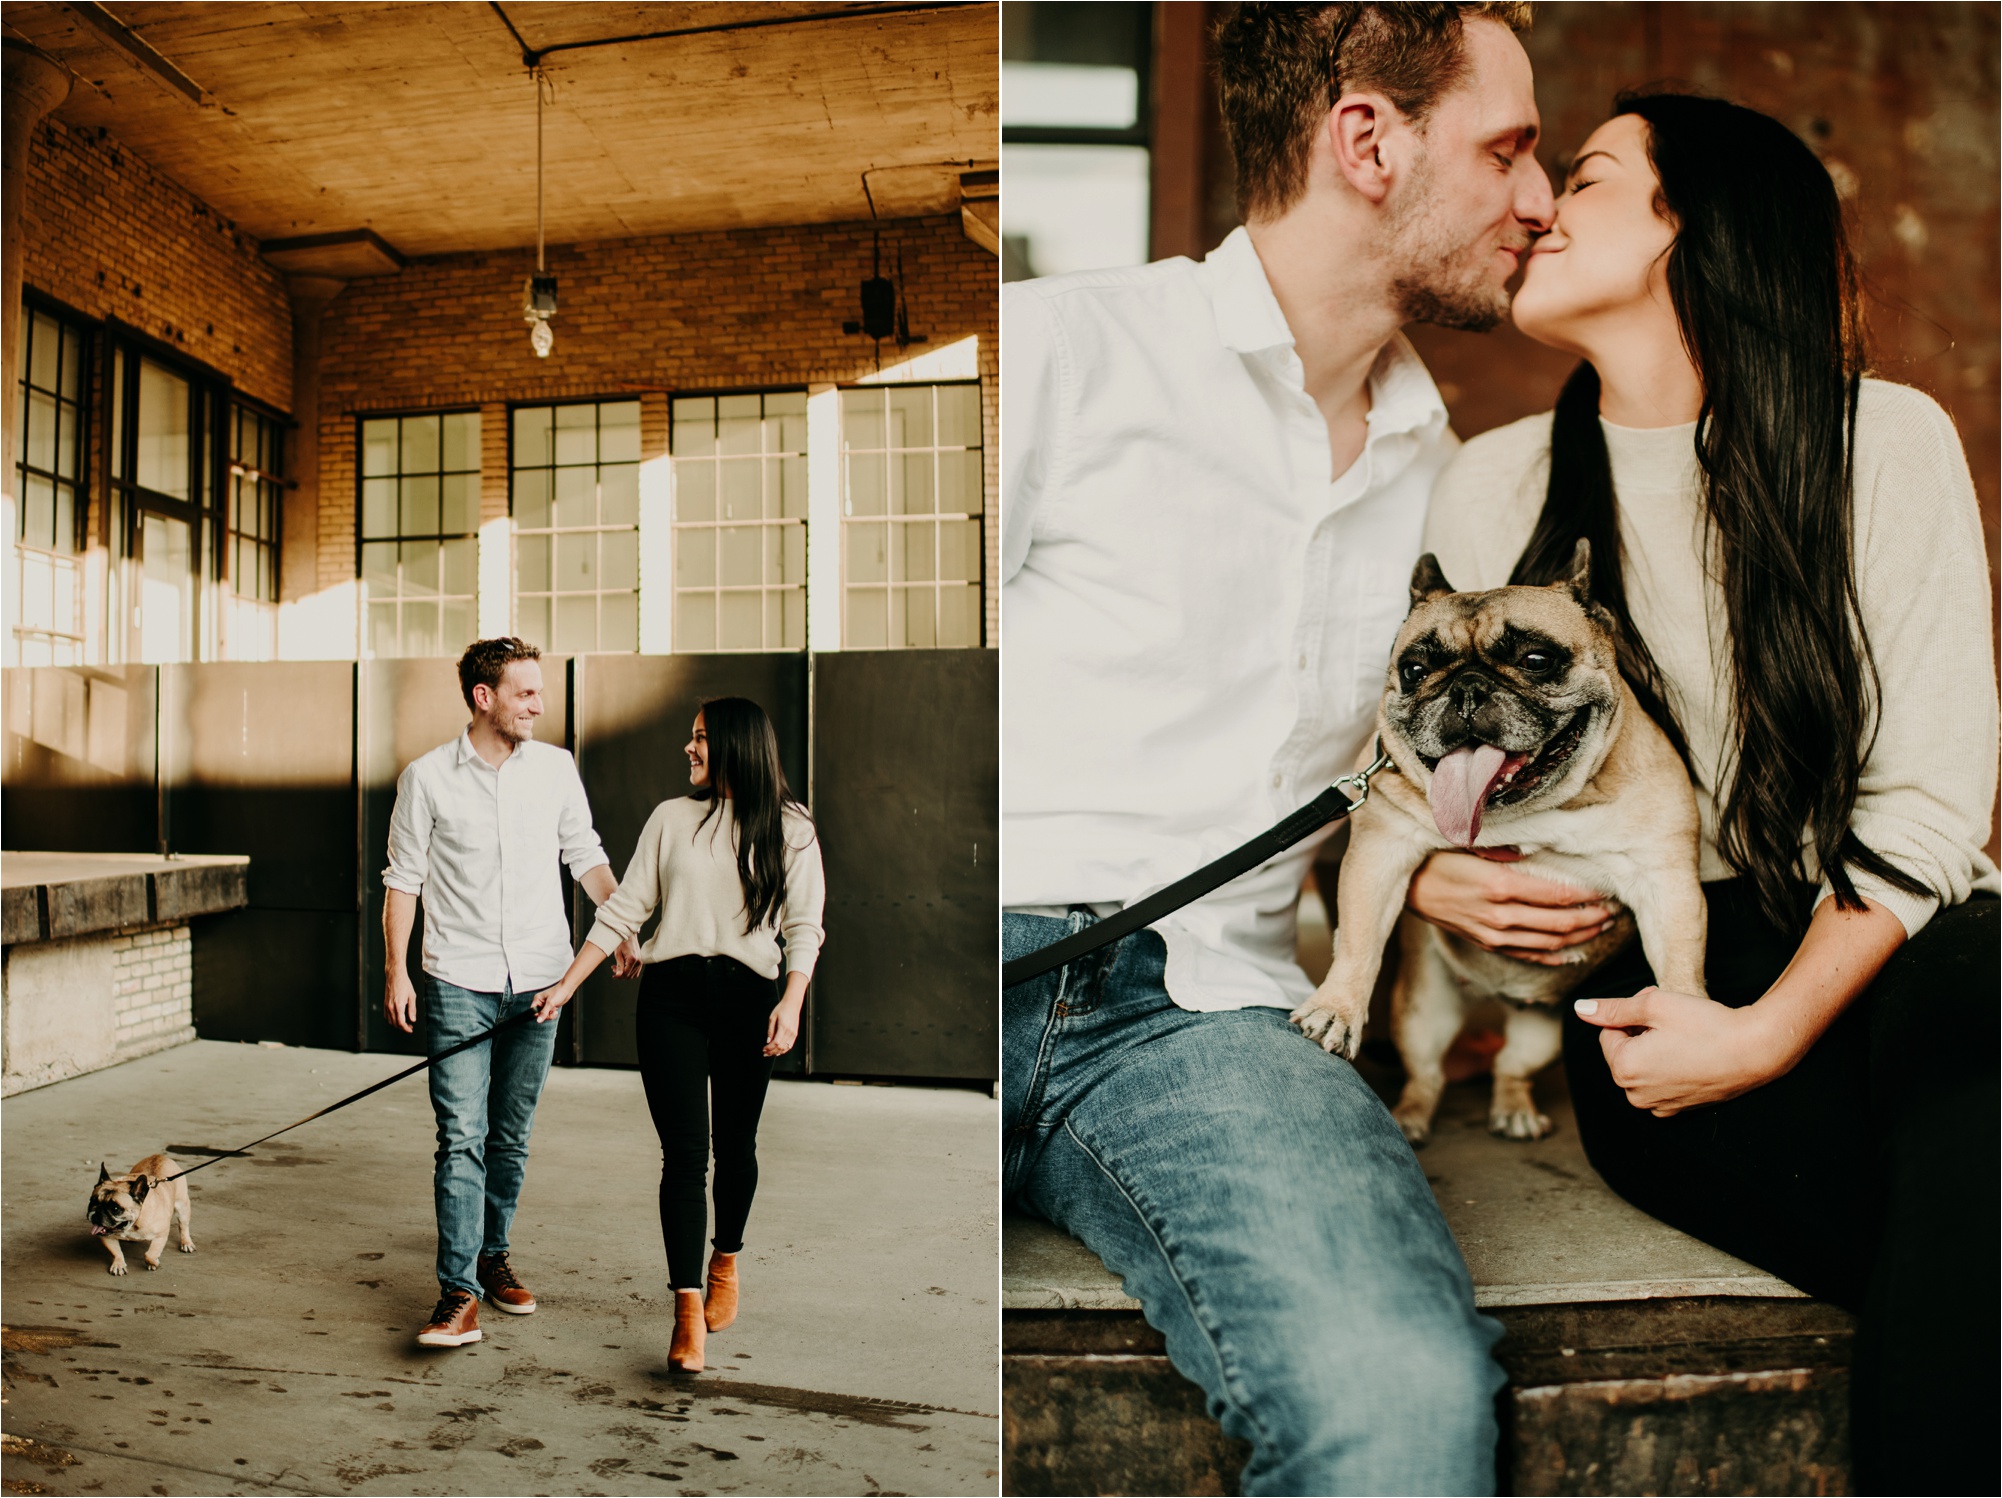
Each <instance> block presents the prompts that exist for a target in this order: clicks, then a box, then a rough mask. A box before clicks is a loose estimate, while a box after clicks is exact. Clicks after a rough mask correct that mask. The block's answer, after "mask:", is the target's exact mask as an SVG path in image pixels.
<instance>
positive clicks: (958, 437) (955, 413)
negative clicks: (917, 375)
mask: <svg viewBox="0 0 2002 1498" xmlns="http://www.w3.org/2000/svg"><path fill="white" fill-rule="evenodd" d="M938 445H939V446H940V447H978V446H980V387H979V386H978V385H940V386H939V387H938Z"/></svg>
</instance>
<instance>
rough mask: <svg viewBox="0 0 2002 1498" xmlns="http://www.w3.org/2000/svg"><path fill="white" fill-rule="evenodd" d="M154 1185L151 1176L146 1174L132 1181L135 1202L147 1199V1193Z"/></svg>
mask: <svg viewBox="0 0 2002 1498" xmlns="http://www.w3.org/2000/svg"><path fill="white" fill-rule="evenodd" d="M152 1185H153V1182H152V1180H151V1179H150V1178H149V1177H146V1176H141V1177H139V1179H138V1180H136V1181H134V1182H133V1183H132V1199H133V1200H134V1201H135V1202H143V1201H144V1200H146V1193H147V1191H148V1190H149V1189H151V1187H152Z"/></svg>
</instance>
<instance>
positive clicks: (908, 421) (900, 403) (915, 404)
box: [887, 385, 945, 447]
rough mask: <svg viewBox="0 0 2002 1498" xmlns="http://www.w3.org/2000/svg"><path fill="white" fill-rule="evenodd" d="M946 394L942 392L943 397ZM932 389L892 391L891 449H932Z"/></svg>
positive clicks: (890, 398) (923, 387) (927, 387)
mask: <svg viewBox="0 0 2002 1498" xmlns="http://www.w3.org/2000/svg"><path fill="white" fill-rule="evenodd" d="M944 393H945V392H944V391H940V392H939V394H941V395H943V394H944ZM931 399H932V387H931V386H929V385H920V386H918V387H917V388H916V389H901V390H892V391H890V392H889V400H890V429H889V437H890V440H889V442H888V444H887V445H888V446H890V447H930V446H931V445H932V444H931Z"/></svg>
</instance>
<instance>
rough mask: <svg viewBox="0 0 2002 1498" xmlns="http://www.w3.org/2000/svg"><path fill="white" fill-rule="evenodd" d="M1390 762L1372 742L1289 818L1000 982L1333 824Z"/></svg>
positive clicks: (1112, 937) (1122, 931)
mask: <svg viewBox="0 0 2002 1498" xmlns="http://www.w3.org/2000/svg"><path fill="white" fill-rule="evenodd" d="M1389 763H1390V756H1389V755H1388V754H1386V753H1384V751H1383V740H1382V739H1381V738H1379V739H1378V740H1377V741H1376V758H1375V759H1374V760H1372V761H1371V762H1370V764H1369V767H1368V768H1367V769H1364V770H1359V771H1357V772H1356V773H1355V774H1353V775H1344V776H1342V777H1341V778H1340V779H1339V780H1337V781H1336V782H1335V783H1334V784H1333V785H1331V786H1329V787H1328V788H1327V789H1326V790H1325V791H1322V792H1321V794H1320V795H1318V796H1316V797H1315V798H1314V799H1313V800H1312V801H1309V802H1308V803H1307V804H1306V805H1305V806H1303V807H1301V808H1300V809H1299V810H1298V811H1296V812H1294V813H1293V815H1292V816H1290V817H1288V818H1286V820H1285V821H1283V822H1281V823H1279V824H1278V825H1277V826H1275V827H1269V828H1267V829H1266V830H1265V831H1263V832H1261V833H1259V834H1258V836H1257V837H1255V838H1253V839H1252V840H1251V841H1250V842H1248V843H1246V844H1244V846H1242V847H1240V848H1234V849H1232V850H1231V851H1230V852H1228V853H1226V854H1224V856H1223V857H1221V858H1219V859H1217V860H1216V861H1215V862H1214V863H1207V864H1204V865H1203V866H1202V867H1201V868H1199V869H1197V870H1196V871H1195V873H1193V874H1191V875H1189V876H1188V877H1187V878H1186V879H1180V880H1177V881H1176V882H1175V883H1173V884H1171V885H1169V886H1168V887H1167V888H1166V889H1161V890H1156V891H1155V892H1154V893H1153V894H1151V895H1149V896H1148V897H1147V898H1146V899H1144V900H1140V901H1138V902H1136V903H1134V904H1132V905H1128V906H1127V907H1126V908H1125V909H1124V910H1121V911H1118V912H1117V913H1115V914H1113V915H1110V916H1108V917H1106V918H1105V919H1104V920H1102V921H1099V922H1098V923H1097V924H1095V925H1091V926H1087V927H1085V928H1084V930H1082V931H1074V932H1072V933H1071V934H1070V935H1069V936H1066V937H1064V938H1063V939H1062V940H1061V941H1055V942H1052V943H1050V945H1048V946H1047V947H1039V948H1037V949H1036V950H1035V951H1033V952H1030V953H1028V954H1027V955H1026V956H1022V957H1017V958H1016V959H1015V960H1014V961H1013V962H1009V963H1004V964H1003V965H1002V968H1001V986H1002V987H1003V988H1013V987H1014V986H1015V985H1016V984H1018V983H1027V982H1028V981H1029V980H1030V979H1031V978H1040V977H1041V976H1042V975H1043V974H1044V973H1047V972H1049V971H1050V970H1051V969H1052V968H1059V967H1062V966H1064V965H1065V964H1066V963H1071V962H1075V961H1077V960H1078V958H1080V957H1082V956H1084V955H1085V954H1086V953H1087V952H1095V951H1097V950H1098V949H1099V948H1100V947H1103V946H1107V945H1109V944H1111V943H1112V942H1115V941H1118V940H1119V939H1120V938H1121V937H1123V936H1130V935H1132V934H1133V933H1134V932H1135V931H1138V930H1140V929H1141V928H1142V927H1143V926H1151V925H1153V924H1154V923H1155V922H1156V921H1158V920H1160V919H1161V918H1162V917H1163V916H1166V915H1171V914H1173V913H1174V912H1175V911H1177V910H1180V909H1181V908H1182V907H1183V906H1184V905H1188V904H1192V903H1194V902H1195V901H1197V900H1200V899H1201V898H1202V897H1203V896H1204V895H1206V894H1208V893H1209V892H1210V891H1211V890H1213V889H1216V888H1218V887H1219V886H1221V885H1225V884H1228V883H1230V881H1231V880H1233V879H1235V878H1237V877H1238V875H1240V874H1244V873H1248V872H1249V871H1251V870H1252V869H1255V868H1257V867H1258V866H1259V865H1260V864H1262V863H1264V862H1265V861H1266V860H1268V859H1270V858H1273V857H1276V856H1277V855H1278V854H1281V853H1284V852H1285V851H1286V850H1287V849H1288V848H1290V847H1292V846H1293V845H1294V844H1295V843H1297V842H1299V841H1300V839H1302V838H1303V837H1306V836H1307V835H1308V834H1309V833H1313V832H1318V831H1319V830H1320V829H1321V828H1323V827H1325V826H1327V825H1328V824H1329V823H1330V822H1339V821H1340V820H1341V819H1342V818H1344V817H1346V816H1348V815H1350V814H1351V813H1352V812H1354V811H1356V810H1357V809H1358V808H1359V807H1361V805H1362V804H1363V802H1365V801H1367V800H1369V781H1370V777H1371V776H1372V775H1374V774H1376V772H1377V771H1379V770H1381V769H1382V768H1383V767H1384V766H1385V765H1387V764H1389ZM1343 786H1354V787H1355V790H1356V794H1355V796H1354V797H1353V798H1350V797H1349V796H1347V795H1345V794H1344V793H1343V791H1342V787H1343Z"/></svg>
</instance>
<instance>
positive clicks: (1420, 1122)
mask: <svg viewBox="0 0 2002 1498" xmlns="http://www.w3.org/2000/svg"><path fill="white" fill-rule="evenodd" d="M1390 1116H1391V1117H1392V1118H1394V1119H1396V1120H1397V1127H1398V1130H1399V1132H1401V1133H1402V1134H1403V1135H1404V1137H1405V1138H1406V1139H1407V1140H1409V1141H1410V1143H1411V1147H1412V1148H1413V1149H1417V1148H1418V1147H1419V1146H1420V1145H1423V1144H1429V1143H1431V1142H1432V1110H1431V1109H1430V1108H1411V1107H1406V1106H1405V1105H1404V1104H1402V1103H1400V1104H1398V1105H1397V1106H1396V1107H1395V1108H1392V1109H1391V1110H1390Z"/></svg>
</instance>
